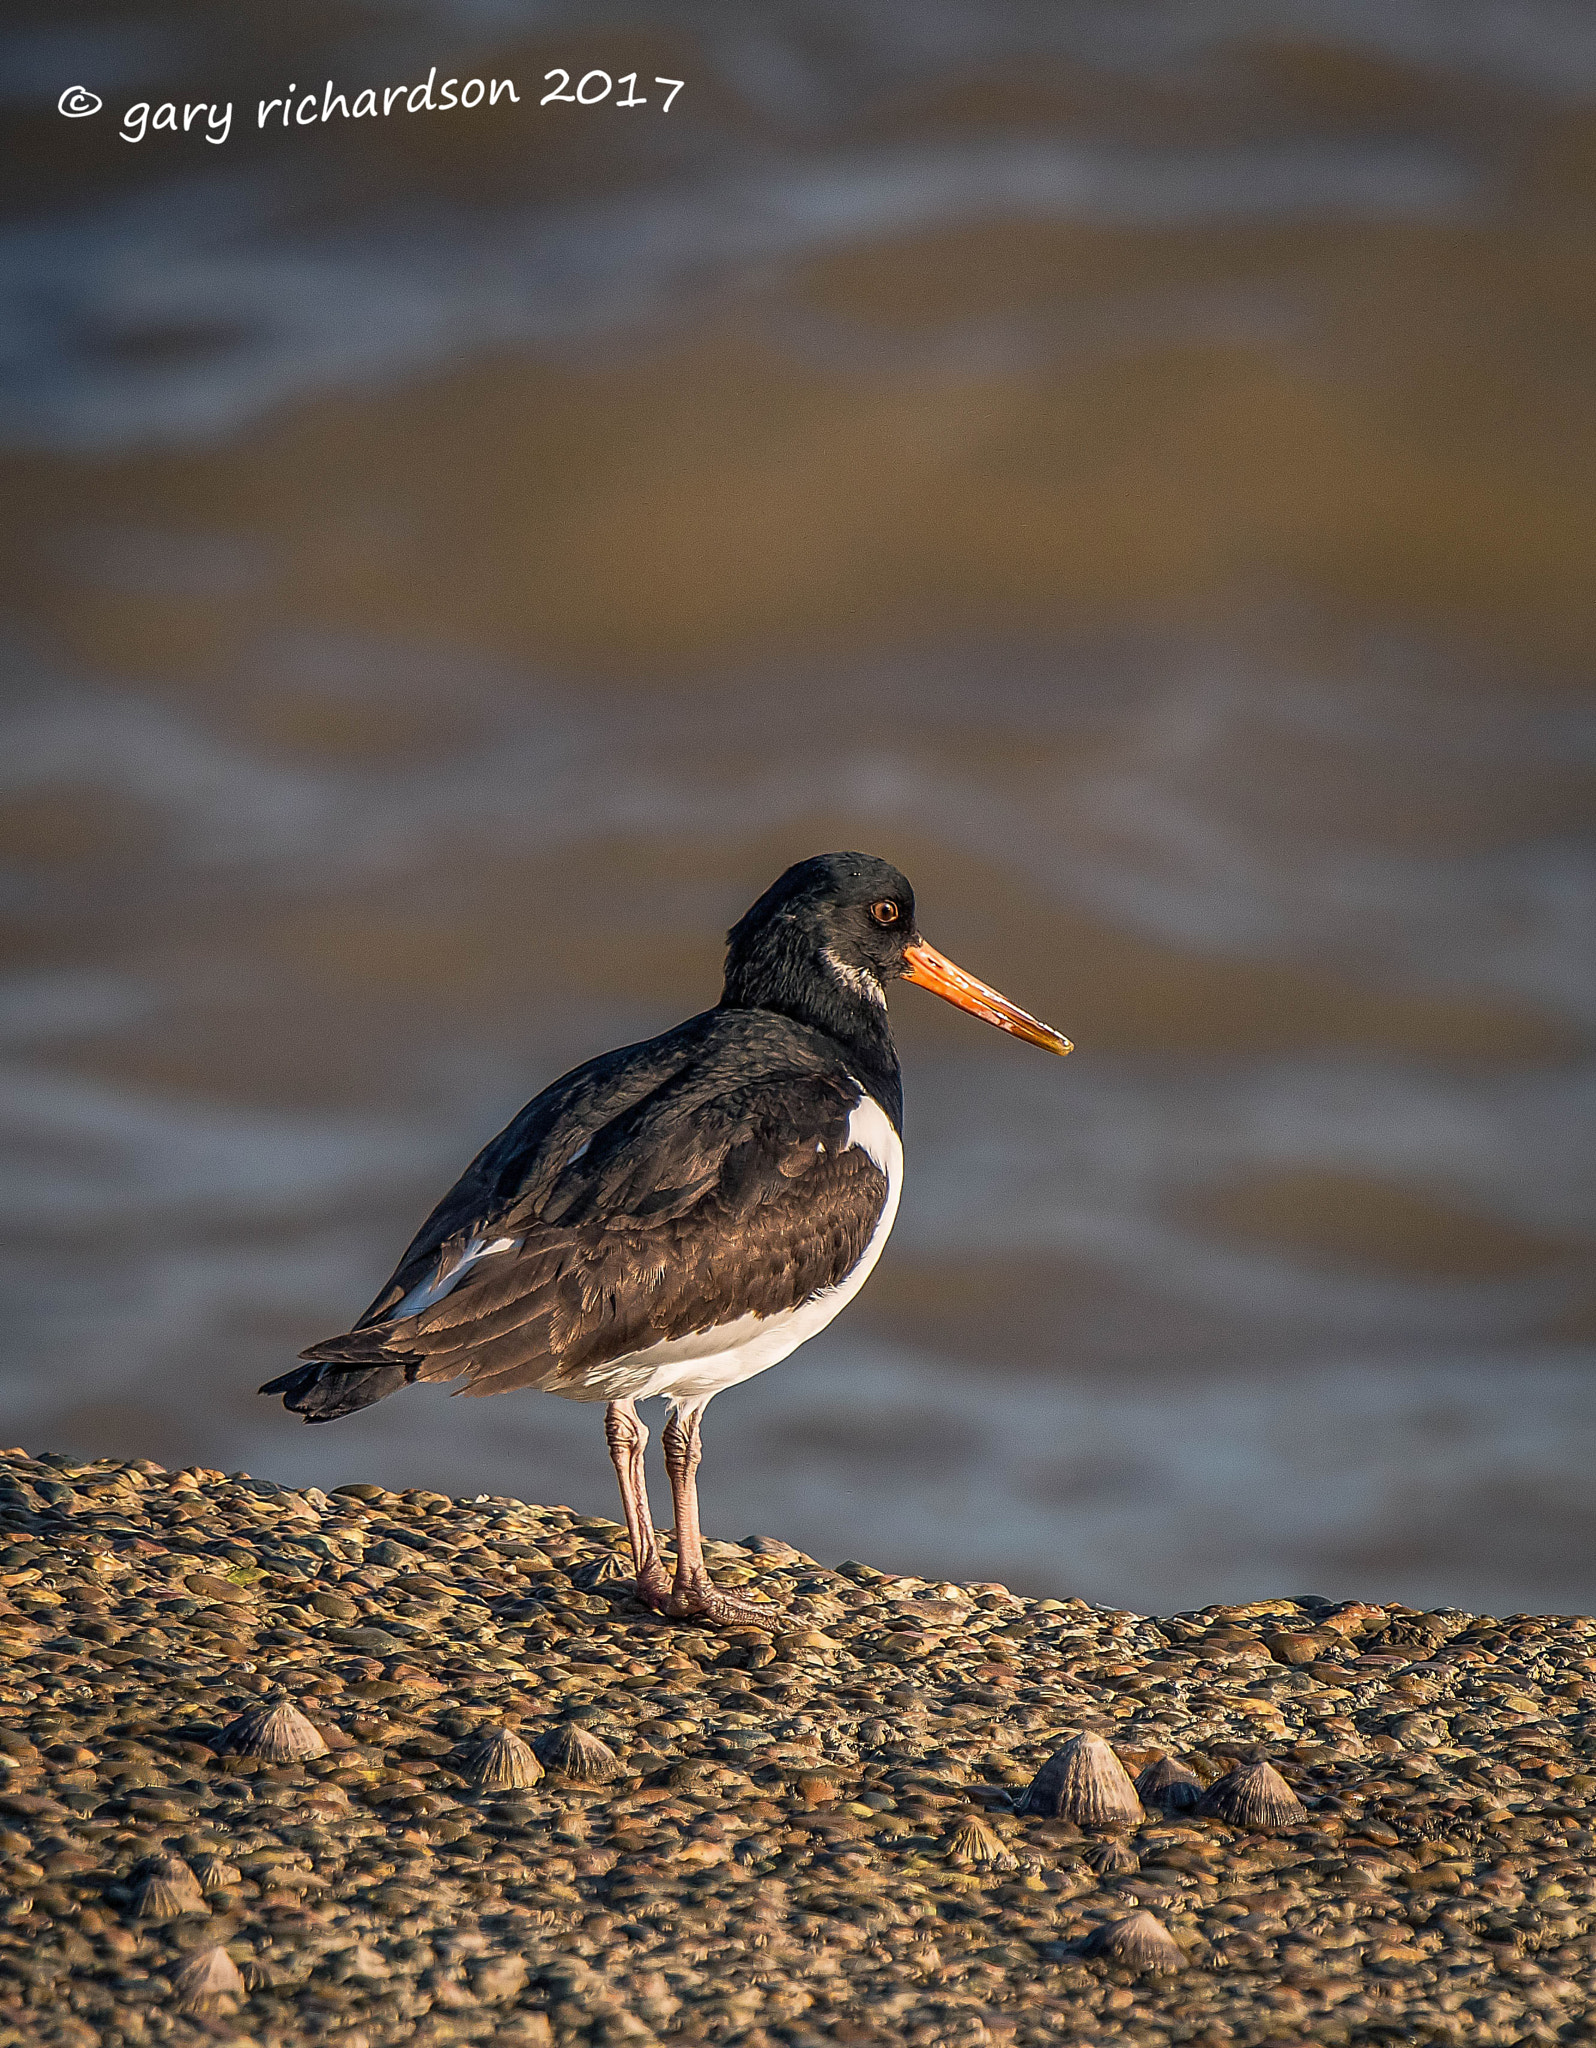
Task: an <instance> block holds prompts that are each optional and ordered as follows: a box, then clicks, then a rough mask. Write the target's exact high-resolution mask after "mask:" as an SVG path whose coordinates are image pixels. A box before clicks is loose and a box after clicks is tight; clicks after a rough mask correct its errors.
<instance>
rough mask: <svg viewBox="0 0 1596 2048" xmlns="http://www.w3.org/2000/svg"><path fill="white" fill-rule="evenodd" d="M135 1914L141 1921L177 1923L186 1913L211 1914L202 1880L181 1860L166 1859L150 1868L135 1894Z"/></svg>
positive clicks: (139, 1882)
mask: <svg viewBox="0 0 1596 2048" xmlns="http://www.w3.org/2000/svg"><path fill="white" fill-rule="evenodd" d="M133 1911H134V1912H135V1913H136V1914H137V1915H138V1917H139V1919H141V1920H176V1919H178V1918H180V1917H181V1915H183V1914H184V1913H208V1912H209V1911H210V1908H209V1906H207V1905H206V1903H205V1900H204V1897H203V1895H202V1894H201V1891H200V1883H199V1879H198V1878H197V1877H196V1876H195V1875H194V1873H193V1871H192V1870H190V1869H189V1867H188V1865H187V1864H186V1863H185V1862H184V1861H183V1859H182V1857H181V1856H163V1857H161V1858H160V1859H159V1860H158V1861H157V1862H153V1863H151V1864H149V1865H148V1866H147V1867H146V1868H145V1871H144V1873H143V1875H142V1876H141V1877H140V1879H139V1881H138V1884H137V1887H136V1888H135V1890H134V1893H133Z"/></svg>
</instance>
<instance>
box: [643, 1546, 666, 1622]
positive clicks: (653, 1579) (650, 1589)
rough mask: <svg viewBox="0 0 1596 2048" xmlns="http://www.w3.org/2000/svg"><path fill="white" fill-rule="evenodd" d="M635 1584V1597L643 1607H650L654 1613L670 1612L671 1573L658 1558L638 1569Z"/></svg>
mask: <svg viewBox="0 0 1596 2048" xmlns="http://www.w3.org/2000/svg"><path fill="white" fill-rule="evenodd" d="M636 1584H637V1597H638V1599H639V1600H641V1601H642V1603H643V1605H644V1606H645V1607H652V1608H653V1610H654V1612H655V1613H656V1614H668V1613H669V1612H670V1600H671V1575H670V1573H669V1572H668V1571H667V1570H666V1569H665V1567H664V1565H662V1564H661V1563H660V1561H659V1559H658V1558H654V1559H652V1560H651V1561H650V1562H649V1563H647V1564H645V1565H644V1566H643V1567H642V1568H641V1569H640V1570H639V1572H638V1574H637V1581H636Z"/></svg>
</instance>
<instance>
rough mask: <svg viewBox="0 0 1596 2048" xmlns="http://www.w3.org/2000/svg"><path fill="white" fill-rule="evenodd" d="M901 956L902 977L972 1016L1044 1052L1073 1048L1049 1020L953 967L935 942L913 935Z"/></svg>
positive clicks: (1067, 1050)
mask: <svg viewBox="0 0 1596 2048" xmlns="http://www.w3.org/2000/svg"><path fill="white" fill-rule="evenodd" d="M903 958H904V962H905V966H904V970H903V978H904V980H905V981H912V982H913V983H914V984H915V986H916V987H917V988H928V989H930V991H931V993H932V994H933V995H938V996H941V998H942V1000H943V1001H944V1002H945V1003H953V1004H954V1005H955V1006H956V1007H957V1008H959V1009H961V1010H968V1011H969V1013H970V1015H971V1016H972V1017H979V1018H981V1019H982V1021H983V1022H984V1023H987V1024H995V1025H996V1026H997V1028H998V1029H999V1031H1011V1032H1012V1033H1013V1034H1014V1036H1015V1037H1016V1038H1023V1039H1024V1040H1025V1041H1026V1042H1027V1044H1029V1045H1039V1046H1041V1047H1042V1048H1043V1049H1044V1050H1045V1051H1047V1052H1056V1053H1060V1054H1062V1053H1066V1052H1070V1051H1072V1050H1073V1048H1072V1047H1071V1045H1070V1042H1069V1040H1068V1039H1067V1038H1066V1037H1065V1036H1064V1034H1063V1032H1062V1031H1055V1030H1054V1029H1053V1027H1052V1025H1051V1024H1044V1023H1043V1022H1042V1020H1041V1018H1040V1017H1033V1016H1032V1015H1031V1013H1030V1011H1029V1010H1022V1009H1021V1008H1020V1007H1019V1005H1018V1004H1017V1003H1011V1002H1010V1001H1009V999H1008V997H1007V996H1000V995H999V994H998V992H997V990H996V989H995V988H988V987H987V985H986V983H985V982H984V981H977V980H976V978H975V976H974V975H973V974H966V973H965V971H964V969H963V968H962V967H955V966H954V964H953V962H952V961H951V960H949V959H948V958H947V956H946V955H945V954H942V953H939V952H938V951H937V949H936V947H935V946H928V945H927V944H926V942H925V940H924V939H916V940H915V941H914V943H913V944H912V945H910V946H906V947H905V948H904V953H903Z"/></svg>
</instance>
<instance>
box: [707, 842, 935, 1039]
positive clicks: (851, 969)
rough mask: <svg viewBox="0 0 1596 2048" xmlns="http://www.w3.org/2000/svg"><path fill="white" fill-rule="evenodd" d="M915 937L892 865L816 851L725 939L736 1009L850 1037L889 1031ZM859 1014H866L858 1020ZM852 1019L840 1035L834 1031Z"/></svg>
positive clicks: (730, 999) (905, 889)
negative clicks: (770, 1013) (895, 987)
mask: <svg viewBox="0 0 1596 2048" xmlns="http://www.w3.org/2000/svg"><path fill="white" fill-rule="evenodd" d="M916 936H917V934H916V932H915V929H914V891H913V890H912V889H911V888H910V887H909V884H908V883H907V882H906V881H905V880H904V878H903V876H902V875H900V874H899V873H898V870H897V869H896V868H895V867H893V866H892V864H891V863H890V862H889V861H884V860H877V859H876V858H875V857H874V856H873V855H871V854H868V853H820V854H816V855H815V856H814V858H813V859H812V860H801V861H799V862H798V864H797V866H796V867H790V868H789V869H788V870H787V872H786V873H785V874H784V875H783V876H781V878H780V879H779V880H778V881H775V882H772V883H771V885H770V887H769V888H768V889H767V890H766V891H765V893H764V895H763V896H761V897H760V899H759V901H758V902H757V903H756V904H755V905H754V906H753V908H752V909H751V910H749V911H747V912H746V913H745V914H744V916H742V917H741V918H739V919H738V921H737V923H736V924H734V925H733V926H732V928H731V930H730V931H729V932H728V933H727V934H726V993H725V995H724V996H723V997H722V998H721V1000H722V1003H723V1004H724V1005H726V1006H727V1007H728V1008H732V1009H752V1008H759V1009H767V1010H780V1011H781V1012H782V1013H783V1014H784V1015H786V1016H792V1017H799V1018H801V1019H802V1021H803V1022H805V1023H808V1024H818V1025H819V1026H820V1027H821V1029H822V1030H827V1031H830V1032H832V1034H833V1035H834V1036H846V1037H849V1038H851V1037H852V1036H854V1035H855V1033H856V1032H857V1031H858V1029H859V1028H860V1026H861V1024H863V1025H864V1026H865V1027H866V1029H867V1031H868V1032H869V1033H870V1035H874V1032H875V1029H876V1028H877V1026H876V1023H875V1022H873V1021H872V1017H873V1019H875V1020H879V1028H880V1029H881V1030H883V1031H884V1030H885V1027H886V1012H887V993H886V984H887V983H888V982H889V981H892V980H895V979H896V978H897V977H898V976H899V975H901V974H902V973H903V972H904V971H905V969H904V955H905V953H906V952H907V950H908V948H909V946H910V945H911V944H912V942H913V941H914V939H915V937H916ZM861 1013H865V1014H864V1015H861ZM844 1018H846V1019H848V1020H849V1028H848V1029H847V1031H846V1033H844V1032H841V1031H839V1030H838V1029H837V1025H838V1024H839V1022H841V1021H842V1020H843V1019H844Z"/></svg>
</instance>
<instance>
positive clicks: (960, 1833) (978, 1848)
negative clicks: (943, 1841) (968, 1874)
mask: <svg viewBox="0 0 1596 2048" xmlns="http://www.w3.org/2000/svg"><path fill="white" fill-rule="evenodd" d="M946 1854H947V1857H948V1860H949V1861H950V1862H952V1863H973V1864H975V1865H976V1866H977V1867H978V1868H981V1869H984V1870H1013V1869H1015V1868H1016V1867H1017V1858H1016V1857H1015V1856H1014V1855H1013V1854H1012V1853H1011V1852H1010V1851H1009V1850H1008V1849H1007V1848H1006V1847H1005V1846H1004V1842H1003V1837H1002V1836H1001V1835H1000V1834H998V1833H997V1831H996V1829H994V1828H989V1827H988V1826H987V1824H986V1822H985V1821H984V1820H983V1819H982V1818H981V1816H980V1815H979V1814H978V1813H967V1814H966V1815H965V1816H964V1818H963V1819H962V1820H961V1821H960V1822H959V1823H958V1825H957V1826H956V1827H955V1828H954V1830H953V1833H952V1834H951V1835H950V1836H949V1837H948V1846H947V1850H946Z"/></svg>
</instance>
